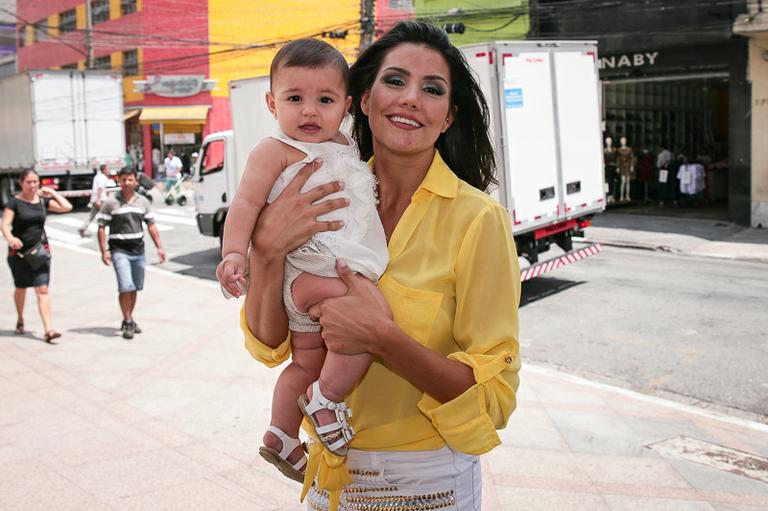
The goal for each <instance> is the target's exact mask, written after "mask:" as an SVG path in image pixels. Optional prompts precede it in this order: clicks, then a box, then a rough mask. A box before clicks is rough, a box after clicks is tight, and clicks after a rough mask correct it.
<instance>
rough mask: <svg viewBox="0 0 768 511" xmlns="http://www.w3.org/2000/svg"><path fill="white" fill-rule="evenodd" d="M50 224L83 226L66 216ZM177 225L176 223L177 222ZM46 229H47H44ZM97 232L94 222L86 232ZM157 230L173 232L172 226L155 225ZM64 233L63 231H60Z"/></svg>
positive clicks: (80, 222)
mask: <svg viewBox="0 0 768 511" xmlns="http://www.w3.org/2000/svg"><path fill="white" fill-rule="evenodd" d="M51 221H52V222H56V223H57V224H62V225H68V226H70V227H77V228H80V226H81V225H83V222H82V221H81V220H78V219H77V218H73V217H67V216H57V217H56V218H53V219H52V220H51ZM177 223H178V222H177ZM46 229H48V227H46ZM98 230H99V226H98V224H97V223H96V222H93V223H91V225H90V226H88V232H96V231H98ZM157 230H158V231H171V230H173V226H172V225H164V224H157ZM61 232H64V231H61ZM78 237H79V235H78Z"/></svg>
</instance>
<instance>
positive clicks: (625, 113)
mask: <svg viewBox="0 0 768 511" xmlns="http://www.w3.org/2000/svg"><path fill="white" fill-rule="evenodd" d="M531 12H532V13H533V15H532V20H531V26H532V29H531V38H534V39H548V40H557V39H584V40H597V41H598V43H599V50H598V51H599V59H600V60H599V66H600V77H601V80H602V82H603V107H604V113H603V114H604V120H605V125H604V129H605V135H606V137H611V138H612V139H613V140H614V143H615V144H616V145H618V143H619V140H620V139H621V138H622V137H624V138H625V139H626V140H627V142H628V145H629V146H630V147H632V148H633V150H634V153H635V155H639V154H647V153H651V154H655V153H657V152H658V151H659V148H660V146H662V145H666V146H667V147H668V148H669V149H670V150H672V151H674V152H675V155H676V158H677V161H678V164H680V163H682V162H687V163H697V164H701V165H702V166H703V167H705V168H706V188H705V192H703V193H701V194H700V197H698V198H695V199H694V197H695V196H693V195H691V196H690V199H689V198H688V196H685V195H681V194H680V193H678V194H677V196H676V198H677V199H680V200H681V204H688V205H691V206H692V207H694V206H698V205H699V204H701V206H702V208H701V210H700V211H701V212H702V214H703V213H705V211H704V209H705V208H704V206H705V205H706V207H707V208H709V211H710V213H711V214H715V215H721V217H722V218H727V219H729V220H731V221H734V222H737V223H740V224H743V225H749V224H750V216H751V201H752V199H751V187H752V186H751V182H752V178H753V174H754V172H755V171H756V170H757V169H755V167H754V166H753V165H752V163H751V162H752V156H751V151H750V133H751V131H752V125H751V123H750V112H751V93H752V91H751V85H750V83H749V80H748V76H747V66H748V62H749V52H748V44H747V41H746V40H745V39H744V38H742V37H738V36H736V35H734V33H733V30H732V24H733V21H734V19H736V17H737V16H738V15H739V14H741V13H744V12H746V1H743V2H742V1H737V2H719V1H716V0H699V1H696V0H660V1H659V2H647V1H643V0H628V1H624V2H610V3H605V2H593V3H590V2H572V1H568V0H565V1H563V0H535V1H532V2H531ZM763 133H765V132H763ZM653 161H655V160H653ZM672 174H675V171H674V170H673V172H672ZM675 178H676V176H673V177H671V178H670V179H675ZM652 181H654V182H651V183H650V184H651V185H652V186H656V185H658V184H659V183H658V182H657V181H658V177H657V176H653V178H652ZM674 184H675V186H678V185H679V184H680V183H679V182H675V183H674ZM713 211H714V212H715V213H712V212H713Z"/></svg>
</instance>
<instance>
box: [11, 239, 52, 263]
mask: <svg viewBox="0 0 768 511" xmlns="http://www.w3.org/2000/svg"><path fill="white" fill-rule="evenodd" d="M19 257H21V258H22V259H24V260H25V261H26V262H27V264H28V265H30V266H31V267H32V269H33V270H37V269H38V268H40V267H41V266H43V265H44V264H46V263H47V262H48V261H49V260H50V259H51V253H50V252H49V251H48V249H47V248H46V247H45V245H44V244H43V240H40V241H38V242H37V243H35V244H34V245H32V246H31V247H30V248H28V249H26V250H24V251H22V252H19Z"/></svg>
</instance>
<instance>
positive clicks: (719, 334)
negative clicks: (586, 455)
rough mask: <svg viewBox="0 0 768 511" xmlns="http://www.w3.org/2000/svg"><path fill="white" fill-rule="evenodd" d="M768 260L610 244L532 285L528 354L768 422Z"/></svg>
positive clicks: (525, 340) (525, 311) (527, 289)
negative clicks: (679, 253)
mask: <svg viewBox="0 0 768 511" xmlns="http://www.w3.org/2000/svg"><path fill="white" fill-rule="evenodd" d="M766 296H768V266H767V265H766V264H765V263H754V262H745V261H727V260H722V259H714V258H702V257H688V256H677V255H671V254H668V253H660V252H652V251H649V250H632V249H622V248H613V247H606V248H605V250H604V251H603V252H602V253H601V254H599V255H598V256H595V257H591V258H588V259H586V260H585V261H582V262H580V263H578V264H573V265H570V266H567V267H565V268H561V269H559V270H557V271H556V272H553V273H551V274H549V275H548V276H545V277H541V278H537V279H533V280H532V281H528V282H526V283H525V284H524V294H523V300H524V302H525V301H527V302H528V303H526V304H525V305H524V307H523V308H522V309H521V319H520V324H521V343H522V346H521V349H522V352H523V354H524V356H525V357H527V359H528V360H531V361H534V362H536V363H542V364H546V365H549V366H553V367H559V368H562V369H563V370H564V371H567V372H569V373H575V374H581V375H584V376H586V377H588V378H590V379H598V380H601V381H609V382H611V383H614V384H618V385H621V386H626V387H628V388H632V389H635V390H639V391H641V392H645V393H651V394H656V395H664V396H667V397H670V398H672V399H677V400H681V401H683V402H689V403H693V402H695V403H698V404H700V405H703V406H715V407H717V406H724V407H730V408H735V409H738V410H741V411H744V412H748V413H749V414H755V415H758V416H760V417H762V420H766V421H768V373H766V370H765V364H766V360H768V315H766V314H765V300H766Z"/></svg>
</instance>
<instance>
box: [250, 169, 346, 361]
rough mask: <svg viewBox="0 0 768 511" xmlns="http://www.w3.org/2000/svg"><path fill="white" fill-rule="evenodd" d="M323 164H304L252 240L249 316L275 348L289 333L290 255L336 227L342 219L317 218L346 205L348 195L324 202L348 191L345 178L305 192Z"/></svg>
mask: <svg viewBox="0 0 768 511" xmlns="http://www.w3.org/2000/svg"><path fill="white" fill-rule="evenodd" d="M320 165H322V162H320V161H315V162H313V163H310V164H307V165H305V166H304V168H303V169H301V171H299V173H298V175H297V176H296V177H295V178H294V179H293V181H292V182H291V183H290V184H289V185H288V186H287V187H286V188H285V190H283V192H282V193H281V194H280V196H279V197H278V198H277V199H276V200H275V201H274V202H273V203H272V204H270V205H268V206H266V207H264V209H263V210H262V211H261V214H260V215H259V218H258V220H257V222H256V228H255V229H254V231H253V236H252V238H251V243H252V254H251V263H250V278H249V286H248V292H247V294H246V296H245V305H244V315H245V322H246V324H247V327H248V330H249V331H250V333H251V334H252V335H253V337H255V338H256V339H258V340H259V341H261V343H263V344H265V345H267V346H270V347H272V348H275V347H277V346H279V345H280V344H281V343H282V342H283V341H285V338H286V336H287V333H288V320H287V318H286V316H285V309H284V306H283V275H284V265H285V256H286V255H287V254H288V253H289V252H290V251H291V250H293V249H295V248H296V247H298V246H299V245H301V244H302V243H304V242H305V241H307V240H308V239H309V238H311V237H312V235H313V234H315V233H317V232H321V231H334V230H338V229H340V228H341V227H342V224H341V222H338V221H336V222H321V221H318V220H317V217H318V216H320V215H323V214H326V213H328V212H330V211H334V210H336V209H340V208H343V207H346V206H347V204H348V202H347V200H346V199H342V198H339V199H333V200H322V199H323V198H324V197H326V196H327V195H330V194H332V193H335V192H338V191H339V190H341V189H342V186H343V185H342V184H341V183H339V182H333V183H327V184H324V185H320V186H318V187H315V188H313V189H312V190H309V191H308V192H306V193H301V188H302V187H303V186H304V184H305V183H306V182H307V179H309V176H311V175H312V173H313V172H314V171H315V170H316V169H317V168H319V167H320Z"/></svg>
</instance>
